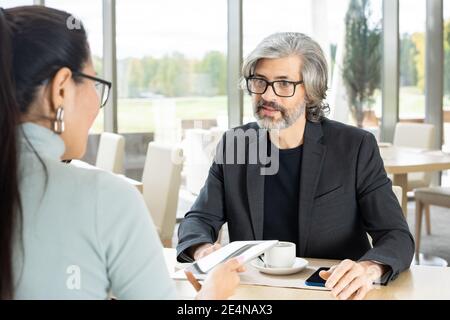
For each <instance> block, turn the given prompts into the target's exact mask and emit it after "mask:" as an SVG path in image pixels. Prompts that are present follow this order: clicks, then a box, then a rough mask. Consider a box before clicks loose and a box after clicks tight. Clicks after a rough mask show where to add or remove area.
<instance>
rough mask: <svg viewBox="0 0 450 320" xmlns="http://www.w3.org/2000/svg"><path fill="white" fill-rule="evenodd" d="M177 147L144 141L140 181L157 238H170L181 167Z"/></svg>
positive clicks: (180, 153) (173, 224)
mask: <svg viewBox="0 0 450 320" xmlns="http://www.w3.org/2000/svg"><path fill="white" fill-rule="evenodd" d="M182 157H183V154H182V150H181V148H178V147H170V146H166V145H162V144H158V143H155V142H150V143H149V144H148V150H147V156H146V159H145V166H144V172H143V175H142V183H143V185H144V192H143V195H144V199H145V202H146V204H147V208H148V210H149V211H150V214H151V216H152V219H153V222H154V224H155V226H156V228H157V229H158V232H159V236H160V238H161V240H162V241H163V242H164V241H167V240H170V239H172V236H173V231H174V228H175V222H176V214H177V207H178V193H179V190H180V184H181V170H182V167H183V158H182Z"/></svg>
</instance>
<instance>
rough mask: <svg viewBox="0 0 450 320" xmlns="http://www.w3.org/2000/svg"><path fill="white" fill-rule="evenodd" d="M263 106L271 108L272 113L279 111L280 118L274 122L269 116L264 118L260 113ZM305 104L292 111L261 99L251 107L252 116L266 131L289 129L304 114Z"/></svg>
mask: <svg viewBox="0 0 450 320" xmlns="http://www.w3.org/2000/svg"><path fill="white" fill-rule="evenodd" d="M263 106H267V107H270V108H272V109H273V110H274V111H279V112H280V114H281V118H280V119H278V120H274V119H273V118H272V117H270V116H265V115H263V114H262V113H261V111H262V110H263ZM305 107H306V102H305V101H304V100H303V102H302V103H301V104H300V105H299V106H298V107H296V108H294V109H293V110H288V109H287V108H286V107H284V106H282V105H280V104H278V103H276V102H269V101H266V100H264V99H261V100H260V101H259V102H258V103H256V104H254V105H253V111H254V115H255V117H256V120H257V122H258V124H259V126H260V127H261V128H264V129H268V130H282V129H286V128H289V127H290V126H291V125H293V124H294V123H295V122H296V121H297V120H298V119H299V118H300V117H301V116H302V115H303V114H304V113H305Z"/></svg>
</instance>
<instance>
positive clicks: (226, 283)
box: [185, 257, 245, 300]
mask: <svg viewBox="0 0 450 320" xmlns="http://www.w3.org/2000/svg"><path fill="white" fill-rule="evenodd" d="M244 271H245V266H244V265H242V260H241V259H240V258H239V257H238V258H234V259H231V260H228V261H227V262H225V263H222V264H220V265H218V266H217V267H215V268H214V269H213V270H212V271H211V272H210V273H209V274H208V276H207V278H206V279H205V281H204V283H203V286H202V285H201V284H200V283H199V282H198V281H197V279H196V278H195V277H194V275H193V274H192V272H190V271H185V273H186V276H187V278H188V280H189V282H190V283H191V284H192V286H193V287H194V288H195V290H197V292H198V294H197V297H196V299H200V300H225V299H228V298H229V297H231V296H232V295H233V294H234V292H235V290H236V288H237V286H238V285H239V282H240V279H239V274H238V273H239V272H244Z"/></svg>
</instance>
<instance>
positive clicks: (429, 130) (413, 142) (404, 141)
mask: <svg viewBox="0 0 450 320" xmlns="http://www.w3.org/2000/svg"><path fill="white" fill-rule="evenodd" d="M434 130H435V129H434V125H432V124H428V123H397V125H396V126H395V133H394V141H393V145H394V146H398V147H410V148H422V149H429V150H430V149H433V147H434ZM431 179H432V175H431V173H429V172H413V173H410V174H409V175H408V181H409V182H410V188H409V189H410V190H412V189H413V188H416V187H427V186H429V185H430V183H431ZM412 180H415V181H416V182H415V184H416V185H414V184H411V181H412ZM410 190H408V191H410Z"/></svg>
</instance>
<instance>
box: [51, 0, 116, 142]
mask: <svg viewBox="0 0 450 320" xmlns="http://www.w3.org/2000/svg"><path fill="white" fill-rule="evenodd" d="M45 5H46V6H47V7H52V8H55V9H59V10H64V11H67V12H69V13H71V14H73V15H74V16H75V17H76V18H78V19H80V20H81V21H82V22H83V25H84V27H85V28H86V31H87V33H88V41H89V45H90V47H91V52H92V59H93V63H94V67H95V71H96V72H97V73H98V74H99V76H100V77H101V76H102V57H103V23H102V18H103V9H102V0H78V1H73V0H46V1H45ZM113 85H116V84H113ZM102 131H103V109H102V110H100V113H99V114H98V116H97V119H96V120H95V122H94V124H93V126H92V129H91V132H92V133H100V132H102Z"/></svg>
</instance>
